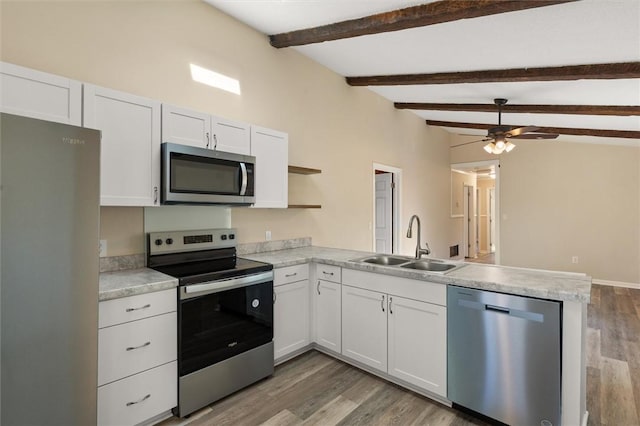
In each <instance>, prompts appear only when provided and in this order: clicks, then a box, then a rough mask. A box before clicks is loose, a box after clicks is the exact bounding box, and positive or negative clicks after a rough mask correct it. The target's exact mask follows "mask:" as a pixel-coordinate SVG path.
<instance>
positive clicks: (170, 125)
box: [162, 104, 211, 148]
mask: <svg viewBox="0 0 640 426" xmlns="http://www.w3.org/2000/svg"><path fill="white" fill-rule="evenodd" d="M162 142H172V143H179V144H182V145H190V146H197V147H200V148H209V147H210V145H211V116H210V115H209V114H205V113H202V112H198V111H191V110H188V109H185V108H181V107H177V106H173V105H168V104H162Z"/></svg>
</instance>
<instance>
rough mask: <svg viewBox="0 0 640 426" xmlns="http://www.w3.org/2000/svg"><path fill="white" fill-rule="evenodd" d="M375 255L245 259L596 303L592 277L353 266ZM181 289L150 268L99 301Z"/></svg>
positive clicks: (302, 253) (318, 251)
mask: <svg viewBox="0 0 640 426" xmlns="http://www.w3.org/2000/svg"><path fill="white" fill-rule="evenodd" d="M370 255H373V253H370V252H363V251H354V250H343V249H334V248H327V247H317V246H306V247H299V248H291V249H284V250H276V251H267V252H262V253H253V254H243V255H241V256H240V257H243V258H246V259H251V260H256V261H259V262H266V263H271V264H273V265H274V267H275V268H282V267H286V266H292V265H298V264H302V263H308V262H319V263H324V264H329V265H335V266H340V267H343V268H349V269H355V270H360V271H366V272H374V273H378V274H386V275H392V276H396V277H402V278H409V279H415V280H424V281H429V282H432V283H439V284H453V285H459V286H462V287H469V288H477V289H481V290H489V291H496V292H501V293H509V294H515V295H520V296H529V297H539V298H543V299H550V300H560V301H577V302H582V303H589V301H590V297H591V277H589V276H588V275H585V274H579V273H568V272H556V271H543V270H538V269H526V268H514V267H507V266H497V265H484V264H477V263H464V265H463V266H462V267H461V268H457V269H454V270H452V271H450V272H448V273H445V274H442V273H437V272H429V271H420V270H415V269H405V268H398V267H393V266H382V265H374V264H370V263H363V262H357V261H354V259H361V258H363V257H365V256H370ZM458 263H460V262H458ZM177 286H178V280H177V279H175V278H173V277H171V276H169V275H165V274H163V273H160V272H157V271H154V270H153V269H149V268H141V269H131V270H124V271H117V272H103V273H101V274H100V291H99V300H100V301H103V300H109V299H117V298H120V297H126V296H132V295H135V294H141V293H148V292H154V291H160V290H165V289H168V288H175V287H177Z"/></svg>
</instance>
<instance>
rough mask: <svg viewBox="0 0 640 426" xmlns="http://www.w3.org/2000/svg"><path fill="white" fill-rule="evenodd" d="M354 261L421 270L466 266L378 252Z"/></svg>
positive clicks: (450, 269)
mask: <svg viewBox="0 0 640 426" xmlns="http://www.w3.org/2000/svg"><path fill="white" fill-rule="evenodd" d="M354 262H364V263H371V264H373V265H381V266H391V267H394V268H406V269H416V270H419V271H428V272H439V273H446V272H449V271H452V270H454V269H458V268H460V267H462V266H464V263H461V262H455V263H454V262H446V261H444V260H438V259H415V258H413V257H408V256H394V255H389V254H377V255H374V256H367V257H365V258H361V259H354Z"/></svg>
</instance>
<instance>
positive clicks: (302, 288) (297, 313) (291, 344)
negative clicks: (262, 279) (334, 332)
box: [273, 265, 309, 360]
mask: <svg viewBox="0 0 640 426" xmlns="http://www.w3.org/2000/svg"><path fill="white" fill-rule="evenodd" d="M301 267H302V268H301ZM308 269H309V267H308V265H300V266H294V267H290V268H282V269H279V270H276V272H274V275H275V276H276V278H275V279H274V287H273V293H274V302H273V344H274V358H275V359H276V360H278V359H280V358H282V357H285V356H287V355H289V354H290V353H292V352H294V351H296V350H298V349H302V348H304V347H305V346H307V345H309V279H308ZM281 273H282V276H283V281H280V280H279V279H278V277H279V276H280V275H281ZM294 274H295V275H294ZM287 275H288V276H289V277H286V278H285V276H287ZM299 278H303V279H302V280H299V281H294V282H288V281H289V280H293V279H299ZM282 282H285V283H286V284H283V283H282Z"/></svg>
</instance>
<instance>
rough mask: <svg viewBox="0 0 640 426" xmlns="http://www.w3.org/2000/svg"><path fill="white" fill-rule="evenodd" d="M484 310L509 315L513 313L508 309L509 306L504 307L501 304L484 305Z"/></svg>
mask: <svg viewBox="0 0 640 426" xmlns="http://www.w3.org/2000/svg"><path fill="white" fill-rule="evenodd" d="M484 310H485V311H493V312H497V313H500V314H507V315H509V314H510V313H511V310H509V309H507V308H503V307H501V306H494V305H484Z"/></svg>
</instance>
